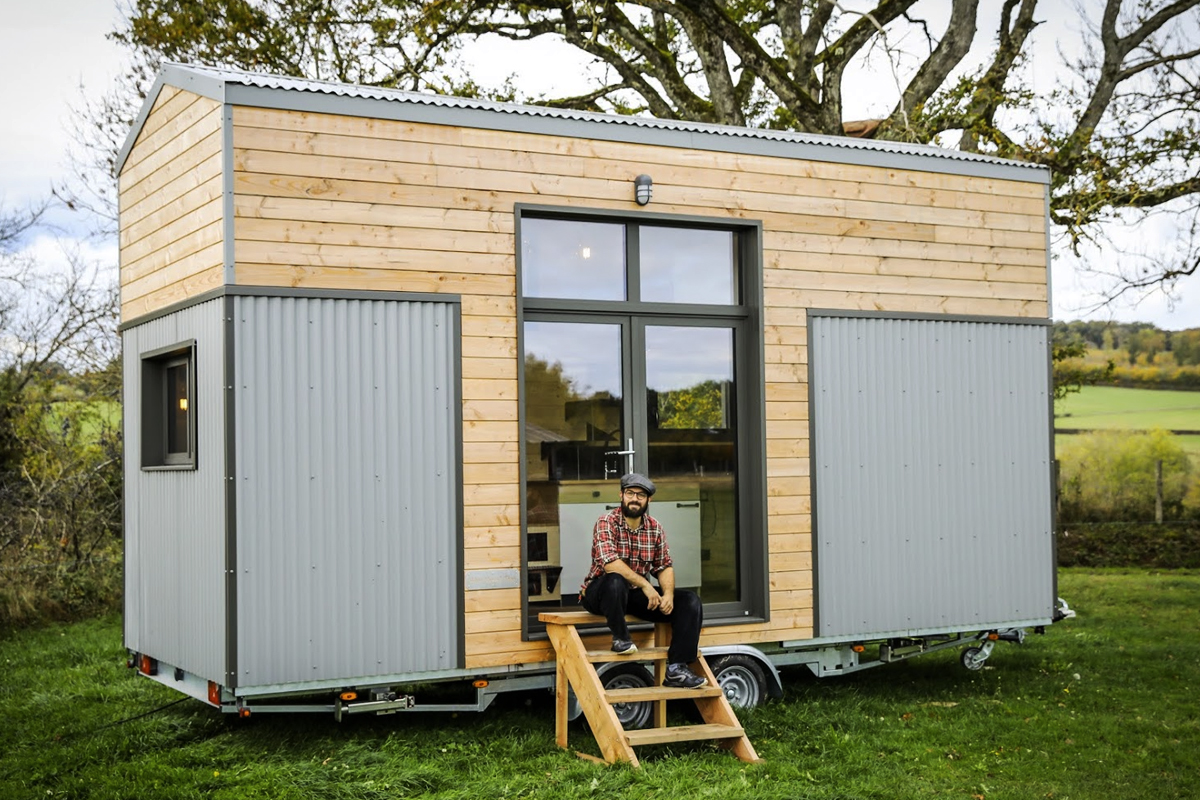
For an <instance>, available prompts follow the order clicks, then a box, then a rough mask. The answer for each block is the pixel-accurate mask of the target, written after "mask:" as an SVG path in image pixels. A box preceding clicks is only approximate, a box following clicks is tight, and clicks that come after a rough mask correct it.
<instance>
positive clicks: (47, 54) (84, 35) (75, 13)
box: [0, 0, 1200, 329]
mask: <svg viewBox="0 0 1200 800" xmlns="http://www.w3.org/2000/svg"><path fill="white" fill-rule="evenodd" d="M0 3H2V4H3V20H4V22H3V25H0V76H3V77H2V78H0V93H2V94H0V101H2V102H3V107H4V108H6V109H8V111H7V112H6V113H5V114H3V115H0V202H3V204H4V205H5V207H6V208H10V209H11V208H13V207H19V206H22V205H24V204H26V203H30V202H35V201H36V200H37V199H38V198H41V197H45V196H46V195H47V193H48V192H49V189H50V186H51V184H52V182H54V181H57V180H62V179H64V178H67V177H68V175H67V172H66V170H67V165H66V157H65V153H66V149H67V147H68V145H69V142H70V139H69V133H68V127H69V126H68V123H69V121H70V114H71V107H72V106H78V105H79V104H80V102H81V98H82V97H83V96H84V93H87V94H89V95H92V96H94V95H98V94H101V93H103V91H104V90H105V89H106V88H107V87H108V86H109V85H110V84H111V82H112V80H113V78H114V77H115V76H116V75H117V74H119V72H120V69H121V64H122V59H123V57H124V54H123V53H122V51H121V49H120V48H118V47H117V46H116V45H114V44H112V43H111V42H109V41H108V40H107V39H106V38H105V34H106V33H108V32H110V31H111V30H112V29H113V28H114V26H115V24H116V22H117V20H118V18H119V15H118V12H117V8H116V5H115V3H113V2H110V0H0ZM1045 5H1046V7H1047V9H1050V11H1045V12H1042V13H1044V14H1045V13H1053V12H1059V11H1060V10H1061V12H1062V13H1064V14H1066V13H1068V11H1069V9H1070V7H1071V6H1072V4H1070V3H1057V2H1056V3H1052V4H1051V3H1047V4H1045ZM1070 26H1071V20H1069V19H1067V18H1064V19H1062V20H1050V24H1048V25H1046V26H1043V27H1042V28H1041V29H1039V32H1040V33H1042V34H1043V41H1042V42H1041V46H1042V48H1043V50H1044V51H1045V52H1048V53H1053V49H1054V40H1055V38H1057V37H1058V36H1059V35H1061V33H1060V32H1061V31H1065V30H1067V29H1068V28H1069V27H1070ZM982 35H983V34H981V36H982ZM494 52H495V51H494V50H493V49H487V50H486V51H485V52H484V53H483V54H481V55H480V56H479V57H478V60H479V61H481V62H484V63H485V64H487V65H488V68H489V69H497V71H500V70H503V71H508V70H509V69H513V68H517V67H519V63H520V62H519V61H517V60H516V59H515V58H514V56H512V55H507V56H506V57H504V58H503V59H494ZM515 52H516V53H518V54H521V55H523V54H525V53H528V52H529V50H528V48H526V49H524V50H517V51H515ZM548 58H553V56H547V55H545V54H542V56H541V58H540V60H541V61H543V62H544V61H545V60H547V59H548ZM493 59H494V60H496V61H498V62H499V64H501V65H503V66H501V67H496V65H495V64H491V63H488V62H489V61H491V60H493ZM512 65H517V67H514V66H512ZM570 71H573V68H572V67H566V68H564V67H562V66H561V65H558V66H557V68H551V69H547V68H546V65H545V63H539V64H536V65H535V67H534V68H533V69H531V71H530V75H531V76H538V78H541V79H543V80H544V79H545V77H546V76H552V75H554V74H555V73H556V72H557V73H558V74H563V73H564V72H570ZM1034 74H1040V75H1043V76H1044V75H1046V74H1047V70H1044V69H1035V70H1034ZM521 85H522V87H523V88H524V89H525V90H526V91H531V90H532V91H537V90H551V89H552V88H553V87H550V86H530V85H529V84H528V83H525V84H521ZM849 94H850V93H848V95H849ZM63 223H64V224H72V223H71V221H69V220H65V219H64V220H63ZM80 227H82V226H80ZM1158 235H1159V236H1166V235H1169V234H1168V233H1166V232H1165V231H1164V232H1162V233H1160V234H1158ZM30 246H31V247H36V248H38V249H39V251H40V252H43V253H48V254H49V253H52V251H54V250H55V249H56V248H57V245H56V244H55V243H53V242H52V241H51V240H50V239H49V238H46V239H43V240H41V241H39V242H33V243H31V245H30ZM86 250H87V252H88V253H90V254H92V255H94V256H95V257H96V258H98V259H106V260H108V261H110V262H111V263H112V264H114V265H115V263H116V245H115V243H112V242H101V243H90V244H88V245H87V246H86ZM47 257H52V256H49V255H48V256H47ZM1068 262H1069V259H1066V258H1060V259H1056V263H1055V267H1054V270H1053V289H1052V291H1053V298H1054V316H1055V318H1056V319H1064V320H1065V319H1077V318H1089V319H1117V320H1121V321H1134V320H1144V321H1148V322H1154V323H1156V324H1158V325H1159V326H1161V327H1164V328H1168V329H1180V328H1186V327H1194V326H1200V275H1198V276H1193V277H1192V278H1191V279H1189V280H1188V281H1187V282H1185V283H1183V284H1181V286H1180V288H1179V290H1178V291H1177V297H1176V299H1175V301H1174V304H1173V305H1174V308H1172V307H1171V306H1172V303H1171V302H1169V301H1168V300H1167V299H1166V298H1164V297H1163V296H1161V295H1153V296H1151V297H1149V298H1147V299H1144V300H1143V301H1142V302H1141V303H1140V304H1139V305H1137V306H1131V305H1129V304H1123V305H1116V306H1110V307H1108V308H1103V309H1100V310H1097V311H1088V310H1087V309H1088V306H1089V305H1091V302H1090V301H1089V295H1088V294H1087V290H1088V287H1089V286H1090V285H1093V284H1089V282H1088V280H1087V279H1086V278H1081V277H1080V276H1078V275H1077V274H1076V273H1075V272H1074V271H1073V270H1072V269H1071V268H1070V265H1069V263H1068Z"/></svg>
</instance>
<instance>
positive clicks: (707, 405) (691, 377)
mask: <svg viewBox="0 0 1200 800" xmlns="http://www.w3.org/2000/svg"><path fill="white" fill-rule="evenodd" d="M733 352H734V351H733V330H732V329H731V328H702V327H682V326H679V327H672V326H657V325H656V326H647V327H646V414H647V422H648V425H647V429H648V437H649V442H648V445H649V450H648V454H649V471H650V477H651V478H653V480H654V481H655V483H657V484H658V492H657V494H655V495H654V499H653V501H651V507H650V513H651V515H653V516H654V517H655V518H656V519H658V520H659V521H660V522H661V523H662V524H663V527H664V529H665V530H666V535H667V543H668V544H669V546H670V548H671V558H672V560H673V561H674V562H675V582H676V585H678V586H680V587H682V588H694V589H697V590H698V591H699V593H700V597H701V599H703V600H704V602H705V603H714V602H732V601H736V600H737V599H738V598H739V590H740V587H739V585H738V526H737V520H738V507H737V440H736V425H735V420H736V419H737V409H736V408H735V407H734V398H735V394H736V393H735V391H734V389H735V386H734V364H733Z"/></svg>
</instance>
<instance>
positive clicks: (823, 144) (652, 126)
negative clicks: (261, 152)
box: [117, 63, 1049, 182]
mask: <svg viewBox="0 0 1200 800" xmlns="http://www.w3.org/2000/svg"><path fill="white" fill-rule="evenodd" d="M164 78H165V79H166V82H169V83H170V84H171V85H174V86H179V87H181V88H185V89H188V90H190V91H201V92H202V93H203V89H202V87H201V86H200V85H199V84H201V83H203V82H211V83H215V84H216V87H214V88H213V91H212V92H211V94H212V95H214V96H217V97H218V99H221V100H222V101H226V100H228V101H229V102H232V103H234V104H237V103H239V102H244V103H245V104H246V105H275V106H278V107H287V105H288V100H287V96H288V94H290V95H291V96H292V97H295V96H297V95H298V94H300V93H305V94H309V95H325V96H329V97H343V98H347V99H348V100H368V101H378V102H380V103H389V104H407V105H409V106H417V107H420V106H424V107H427V108H439V109H451V110H454V109H461V110H463V111H483V112H489V113H497V114H505V115H509V116H516V117H526V118H532V119H544V120H547V121H548V122H549V121H555V120H557V121H559V122H564V123H572V122H583V123H588V124H601V125H605V126H608V127H609V128H610V129H611V128H625V129H641V130H645V131H651V130H654V131H671V132H676V133H679V134H695V135H697V136H701V137H703V136H717V137H724V138H727V139H733V140H753V141H759V142H776V143H782V144H799V145H811V146H814V147H819V148H831V149H833V150H840V151H842V152H843V153H882V154H890V155H893V156H918V157H923V158H930V157H932V158H934V159H936V160H937V161H940V162H942V163H943V164H944V163H945V162H947V161H950V162H957V163H961V164H976V165H990V166H993V167H1003V168H1005V169H1006V170H1008V171H1010V172H1011V173H1012V176H1013V178H1014V179H1016V180H1035V181H1042V182H1048V180H1049V170H1048V169H1046V168H1045V167H1044V166H1040V165H1037V164H1031V163H1028V162H1024V161H1015V160H1012V159H1004V158H998V157H996V156H989V155H983V154H980V153H969V152H966V151H963V150H951V149H948V148H943V147H935V146H933V145H922V144H913V143H910V142H890V141H881V140H874V139H858V138H854V137H851V136H825V135H819V134H809V133H798V132H795V131H779V130H769V129H766V128H744V127H738V126H733V125H714V124H711V123H700V122H689V121H686V120H669V119H657V118H654V117H646V116H629V115H624V114H599V113H595V112H588V111H576V110H573V109H563V108H550V107H546V106H528V105H518V104H515V103H498V102H494V101H489V100H480V99H477V98H469V97H452V96H448V95H437V94H423V93H417V92H406V91H402V90H399V89H387V88H383V87H379V86H359V85H355V84H347V83H336V82H332V81H317V80H306V79H302V78H290V77H286V76H282V75H268V74H262V73H255V72H245V71H242V70H235V69H226V68H221V67H207V66H199V65H195V64H174V63H167V64H165V65H164V66H163V71H162V73H161V75H160V78H159V80H160V82H161V81H163V80H164ZM242 86H244V87H250V88H253V89H266V90H271V91H277V92H280V93H281V95H280V99H279V100H278V101H274V102H272V101H264V99H263V98H262V97H257V98H255V99H254V100H253V101H248V100H247V99H246V98H244V97H242V98H236V97H234V98H232V99H230V95H232V94H235V93H236V89H237V88H238V87H242ZM156 88H157V86H156ZM284 93H286V94H284ZM154 95H155V92H153V91H152V92H151V93H150V95H149V99H148V100H147V104H146V108H148V107H149V105H150V104H151V103H152V102H153V100H154ZM144 112H145V108H144V109H143V115H142V116H140V117H139V120H138V122H136V123H135V124H134V126H133V130H132V132H131V134H130V136H129V138H128V139H127V140H126V143H125V146H124V147H122V149H121V151H120V152H119V154H118V159H117V165H118V172H119V171H120V169H119V168H120V167H121V166H122V165H123V164H124V160H125V157H126V156H127V155H128V152H129V150H130V149H131V148H132V145H133V141H134V138H135V137H136V135H137V132H138V130H139V129H140V128H141V125H142V124H143V123H144ZM335 113H336V112H335ZM692 146H695V147H697V148H700V147H702V145H701V143H700V142H696V143H695V144H694V145H692ZM937 161H935V162H934V163H935V164H936V163H937ZM1006 174H1007V173H1006Z"/></svg>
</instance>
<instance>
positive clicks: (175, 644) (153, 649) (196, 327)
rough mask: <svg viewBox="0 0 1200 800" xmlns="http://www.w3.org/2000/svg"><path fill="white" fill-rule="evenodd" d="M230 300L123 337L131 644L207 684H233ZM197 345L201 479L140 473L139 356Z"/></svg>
mask: <svg viewBox="0 0 1200 800" xmlns="http://www.w3.org/2000/svg"><path fill="white" fill-rule="evenodd" d="M222 307H223V301H222V300H214V301H211V302H207V303H202V304H200V305H196V306H192V307H191V308H187V309H184V310H182V311H179V312H177V313H175V314H172V315H170V316H167V317H163V318H161V319H155V320H152V321H150V322H147V323H145V324H143V325H139V326H137V327H135V328H129V329H127V330H125V331H124V333H123V346H124V364H125V370H124V372H125V375H124V394H125V400H124V413H125V425H124V428H125V644H126V646H127V647H129V648H131V649H133V650H136V651H137V652H140V653H146V654H148V655H151V656H154V657H155V658H157V659H159V660H161V661H164V662H166V663H168V664H172V665H174V666H178V667H182V668H184V669H186V670H188V671H189V672H192V673H194V674H196V675H199V676H201V677H203V678H206V679H208V680H215V681H217V682H220V683H224V675H225V662H224V658H225V582H224V580H225V579H224V570H225V539H224V536H225V481H224V474H225V472H224V470H225V438H224V437H225V408H224V397H223V392H222V383H223V381H222V375H223V372H224V368H223V363H224V361H223V356H224V335H223V331H222V313H221V310H222ZM190 339H195V340H196V398H195V404H196V405H195V408H196V415H197V417H196V465H197V468H196V469H195V470H179V471H158V472H154V471H151V472H147V471H143V470H142V469H141V448H142V435H141V427H140V420H141V402H142V382H141V381H142V370H141V354H142V353H146V352H150V351H153V350H156V349H159V348H163V347H169V346H172V345H175V344H178V343H180V342H184V341H187V340H190Z"/></svg>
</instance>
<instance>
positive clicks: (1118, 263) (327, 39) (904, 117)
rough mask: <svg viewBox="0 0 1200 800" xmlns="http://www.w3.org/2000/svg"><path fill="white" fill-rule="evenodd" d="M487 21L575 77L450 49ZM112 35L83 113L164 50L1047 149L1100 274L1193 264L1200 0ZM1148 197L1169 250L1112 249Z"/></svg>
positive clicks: (1071, 225)
mask: <svg viewBox="0 0 1200 800" xmlns="http://www.w3.org/2000/svg"><path fill="white" fill-rule="evenodd" d="M1049 15H1059V17H1060V18H1062V17H1063V16H1070V18H1071V19H1072V20H1077V23H1078V25H1079V26H1080V28H1081V35H1082V38H1083V44H1082V46H1081V47H1079V48H1074V47H1072V48H1070V49H1065V50H1064V52H1063V54H1062V65H1061V72H1060V74H1057V75H1056V76H1055V78H1056V80H1054V81H1053V82H1052V87H1053V88H1050V89H1047V90H1044V91H1042V92H1041V93H1037V92H1035V91H1034V89H1033V88H1032V85H1033V81H1032V72H1031V71H1032V69H1033V67H1032V66H1030V58H1031V53H1032V51H1033V50H1034V47H1035V45H1036V44H1038V38H1039V32H1038V28H1039V25H1041V24H1042V22H1043V21H1045V19H1046V18H1047V17H1048V16H1049ZM1047 35H1049V34H1047ZM485 36H488V37H501V38H503V39H507V40H510V41H513V42H529V41H532V40H536V39H552V40H555V41H558V42H565V43H566V44H568V45H570V46H572V47H574V48H576V49H577V50H578V51H579V52H580V53H581V54H583V55H584V57H585V58H586V59H588V60H589V61H590V63H591V64H592V68H591V69H590V71H589V73H588V74H589V76H590V80H591V86H590V87H589V88H588V89H587V90H586V91H584V92H582V93H578V94H574V95H571V96H561V97H546V96H534V97H531V96H529V95H522V94H519V93H517V92H516V91H515V90H514V89H513V86H514V82H513V80H512V76H497V77H496V79H494V80H491V81H488V80H486V79H485V77H484V76H481V75H464V74H463V70H462V69H461V65H460V62H459V61H458V56H459V54H460V53H461V52H462V50H463V48H464V47H466V46H468V45H469V44H470V43H471V42H473V41H475V40H477V39H479V38H480V37H485ZM113 37H114V38H115V39H116V40H117V41H119V42H121V43H123V44H125V45H127V46H128V47H129V48H130V49H131V50H132V51H133V53H134V55H135V58H134V63H135V67H134V69H133V71H132V72H131V74H130V76H128V79H127V81H126V84H125V85H123V86H122V87H119V89H118V94H116V95H113V96H111V97H110V98H109V99H108V101H107V102H105V103H103V104H101V105H100V106H97V107H96V108H94V109H91V114H90V116H91V118H92V119H93V120H94V121H95V122H96V123H97V125H99V126H100V127H101V128H104V127H105V126H108V128H109V129H111V127H112V125H113V123H114V120H117V119H118V118H122V117H124V118H125V119H126V120H127V121H128V120H131V119H132V114H133V111H134V109H133V105H134V103H133V102H131V101H136V100H140V98H138V97H136V95H137V94H139V93H141V94H144V92H145V89H146V83H147V77H148V75H149V74H151V73H152V72H153V69H154V68H155V67H157V65H158V64H159V63H160V62H161V61H163V60H174V61H182V62H194V63H202V64H209V65H218V66H229V67H237V68H243V69H248V70H252V71H263V72H273V73H281V74H285V75H292V76H299V77H307V78H316V79H334V80H338V81H349V82H354V83H364V84H372V85H379V86H388V87H398V88H405V89H420V90H433V91H437V92H443V93H454V94H479V95H488V96H494V97H500V98H502V99H519V100H524V101H534V102H539V103H543V104H548V105H552V106H560V107H568V108H577V109H585V110H599V111H612V112H617V113H630V114H638V113H648V114H651V115H653V116H655V117H660V118H664V119H682V120H695V121H702V122H712V123H720V124H728V125H746V126H751V127H767V128H779V129H788V130H796V131H806V132H810V133H819V134H829V135H843V134H844V133H846V132H847V131H852V132H854V133H856V134H860V135H863V134H865V135H871V136H874V137H875V138H878V139H887V140H898V141H909V142H920V143H929V142H934V143H939V144H942V145H944V146H952V147H958V148H961V149H962V150H965V151H970V152H983V153H989V154H993V155H997V156H1002V157H1006V158H1013V159H1019V160H1023V161H1029V162H1034V163H1038V164H1044V165H1046V166H1048V167H1050V168H1051V170H1052V182H1053V183H1052V187H1051V203H1050V214H1051V219H1052V221H1053V222H1054V224H1055V225H1056V226H1058V228H1059V230H1061V231H1063V232H1064V233H1065V236H1066V238H1067V240H1068V242H1069V243H1070V244H1071V245H1072V246H1073V247H1075V248H1076V249H1077V252H1078V248H1080V247H1082V246H1084V245H1086V244H1087V243H1089V242H1090V243H1097V244H1101V245H1104V246H1105V251H1104V252H1105V254H1106V255H1105V259H1104V263H1102V264H1096V265H1095V269H1096V270H1097V271H1099V272H1104V273H1109V274H1111V275H1112V276H1113V277H1115V278H1117V281H1116V283H1115V284H1114V288H1113V290H1112V291H1113V293H1114V294H1119V293H1121V292H1123V291H1127V290H1130V289H1134V290H1145V289H1148V288H1154V287H1158V288H1162V287H1168V288H1169V287H1170V286H1171V285H1173V284H1174V282H1175V281H1177V280H1178V279H1179V278H1181V277H1183V276H1185V275H1190V274H1192V273H1194V272H1195V271H1196V268H1197V265H1198V264H1200V215H1198V210H1200V206H1198V204H1197V198H1198V197H1200V192H1198V190H1200V172H1198V166H1197V165H1200V136H1198V135H1197V127H1198V125H1197V123H1198V119H1200V117H1198V111H1200V109H1198V103H1200V74H1198V70H1197V66H1198V64H1200V48H1198V47H1197V44H1196V43H1197V42H1200V0H1079V2H1078V6H1077V7H1072V5H1070V4H1066V3H1061V2H1058V0H1055V2H1049V0H1043V2H1039V0H1003V2H1002V3H999V4H996V3H980V2H979V0H870V2H868V1H867V0H858V2H853V1H852V0H678V1H677V2H669V1H668V0H627V1H626V2H610V1H609V0H535V2H522V3H492V2H487V3H484V2H480V1H479V0H433V1H432V2H426V1H425V0H421V1H420V2H417V1H416V0H130V5H129V7H128V9H127V17H126V21H125V24H123V25H122V26H121V27H120V28H119V29H118V30H117V31H115V32H114V34H113ZM1042 38H1043V39H1045V36H1043V37H1042ZM1042 44H1043V46H1044V45H1045V44H1047V43H1045V42H1043V43H1042ZM1043 65H1044V62H1041V63H1039V67H1042V66H1043ZM864 74H866V75H867V76H869V80H870V83H871V86H872V89H873V91H876V92H882V93H884V94H885V95H886V102H887V104H888V105H887V106H886V110H884V111H883V113H880V114H878V115H877V118H876V119H872V120H866V121H857V122H854V121H849V120H847V118H846V117H847V106H848V104H850V101H852V100H854V99H855V98H854V95H855V92H856V91H861V88H856V87H861V85H862V84H861V83H855V80H856V77H861V76H862V75H864ZM130 87H138V88H137V90H136V91H131V90H130ZM93 138H94V137H93ZM101 138H103V137H101ZM109 138H111V137H109ZM100 160H102V159H93V163H98V162H99V161H100ZM1162 215H1166V216H1168V217H1169V218H1170V219H1171V221H1172V225H1173V230H1174V231H1175V233H1177V234H1178V235H1176V236H1173V237H1171V240H1170V241H1171V249H1170V250H1169V251H1166V252H1159V253H1149V252H1145V251H1140V252H1139V251H1134V250H1133V249H1132V248H1126V249H1125V251H1124V254H1123V255H1122V253H1120V252H1118V251H1117V250H1116V249H1115V248H1116V244H1115V243H1114V242H1113V241H1112V240H1111V239H1108V238H1106V237H1107V233H1106V232H1109V231H1112V230H1114V227H1113V226H1114V225H1116V224H1121V225H1128V224H1139V223H1145V222H1146V221H1147V220H1153V219H1155V218H1157V217H1159V216H1162Z"/></svg>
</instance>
